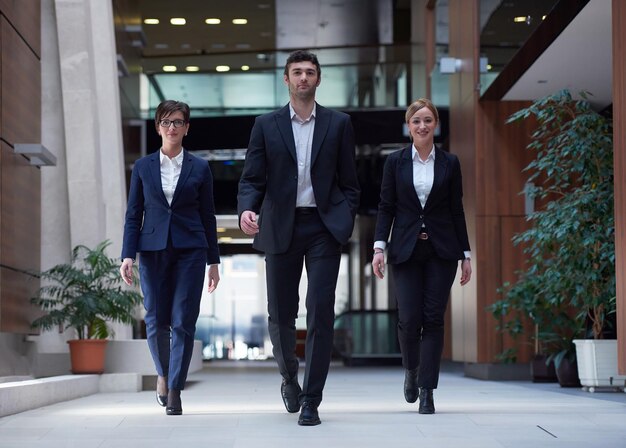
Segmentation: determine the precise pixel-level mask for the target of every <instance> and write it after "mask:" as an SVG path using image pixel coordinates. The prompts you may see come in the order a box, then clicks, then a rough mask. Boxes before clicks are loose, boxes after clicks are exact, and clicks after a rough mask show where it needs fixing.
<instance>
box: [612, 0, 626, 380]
mask: <svg viewBox="0 0 626 448" xmlns="http://www.w3.org/2000/svg"><path fill="white" fill-rule="evenodd" d="M612 14H613V25H612V28H613V150H614V152H613V154H614V156H613V157H614V158H613V160H614V164H615V166H614V170H615V176H614V178H615V259H616V260H615V261H616V275H617V346H618V366H619V373H620V374H621V375H626V184H625V181H624V179H626V54H625V53H624V42H626V3H625V2H624V1H622V0H613V10H612Z"/></svg>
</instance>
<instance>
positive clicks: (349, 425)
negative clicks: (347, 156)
mask: <svg viewBox="0 0 626 448" xmlns="http://www.w3.org/2000/svg"><path fill="white" fill-rule="evenodd" d="M457 370H458V369H457ZM403 378H404V374H403V371H402V369H401V368H400V367H360V368H345V367H342V366H340V365H333V367H332V368H331V372H330V375H329V378H328V382H327V385H326V389H325V391H324V393H325V398H324V402H323V403H322V406H321V407H320V417H321V419H322V422H323V423H322V425H320V426H316V427H300V426H298V425H297V423H296V422H297V418H298V414H287V413H286V411H285V409H284V408H283V404H282V401H281V399H280V395H279V385H280V379H279V376H278V373H277V370H276V368H275V366H274V364H273V363H270V362H268V363H263V364H260V365H259V364H248V363H244V364H207V365H206V367H205V368H204V369H203V370H202V371H201V372H198V373H196V374H194V375H191V376H190V378H189V380H190V384H189V385H188V387H187V389H186V390H185V391H184V392H183V395H182V398H183V408H184V415H183V416H180V417H174V416H166V415H165V412H164V410H163V408H161V407H159V406H158V405H157V404H156V401H155V399H154V393H153V392H141V393H118V394H98V395H92V396H89V397H85V398H81V399H78V400H73V401H68V402H64V403H59V404H55V405H51V406H47V407H44V408H40V409H36V410H33V411H28V412H23V413H21V414H17V415H12V416H8V417H5V418H2V419H0V447H1V448H4V447H16V448H43V447H46V448H57V447H89V448H96V447H99V448H104V447H107V448H108V447H111V448H125V447H129V448H131V447H132V448H143V447H149V448H160V447H168V448H171V447H175V448H194V447H202V448H219V447H228V448H248V447H251V448H252V447H258V448H266V447H267V448H270V447H271V448H280V447H294V448H295V447H298V448H308V447H311V448H313V447H315V448H335V447H342V448H343V447H346V448H348V447H350V448H351V447H356V448H370V447H389V448H402V447H415V448H421V447H436V448H446V447H455V448H473V447H477V448H491V447H498V448H500V447H509V448H528V447H530V448H544V447H546V448H550V447H567V448H578V447H580V448H583V447H584V448H593V447H598V448H600V447H601V448H618V447H619V448H625V447H626V394H625V393H616V392H602V393H599V392H596V393H595V394H590V393H587V392H583V391H581V390H579V389H574V390H572V389H561V388H560V387H559V386H558V384H533V383H530V382H489V381H480V380H474V379H471V378H465V377H464V376H463V375H462V374H461V373H460V372H458V371H454V370H449V371H446V372H443V373H442V376H441V380H440V384H439V389H437V390H436V391H435V405H436V408H437V413H436V414H435V415H420V414H418V413H417V405H416V404H413V405H412V404H408V403H406V402H405V401H404V398H403V394H402V382H403ZM300 380H302V375H301V376H300Z"/></svg>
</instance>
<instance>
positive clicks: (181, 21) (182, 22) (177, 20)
mask: <svg viewBox="0 0 626 448" xmlns="http://www.w3.org/2000/svg"><path fill="white" fill-rule="evenodd" d="M170 23H171V24H172V25H185V24H186V23H187V20H185V19H184V18H183V17H172V18H171V19H170Z"/></svg>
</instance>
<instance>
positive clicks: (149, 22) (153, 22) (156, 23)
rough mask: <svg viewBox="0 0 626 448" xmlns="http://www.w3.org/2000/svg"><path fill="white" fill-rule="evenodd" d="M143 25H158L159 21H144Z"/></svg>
mask: <svg viewBox="0 0 626 448" xmlns="http://www.w3.org/2000/svg"><path fill="white" fill-rule="evenodd" d="M143 23H145V24H146V25H158V24H159V19H143Z"/></svg>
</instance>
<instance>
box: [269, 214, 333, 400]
mask: <svg viewBox="0 0 626 448" xmlns="http://www.w3.org/2000/svg"><path fill="white" fill-rule="evenodd" d="M340 260H341V245H340V244H339V243H338V242H337V240H335V239H334V237H333V236H332V235H331V234H330V232H328V230H327V229H326V227H325V226H324V224H323V223H322V220H321V219H320V217H319V215H318V214H317V211H315V209H313V210H308V211H307V213H296V221H295V226H294V232H293V237H292V240H291V244H290V246H289V249H288V250H287V252H285V253H282V254H267V255H266V256H265V263H266V277H267V299H268V300H267V302H268V303H267V305H268V306H267V308H268V314H269V318H268V326H269V334H270V340H271V341H272V344H273V347H274V348H273V353H274V357H275V358H276V362H277V363H278V368H279V370H280V374H281V375H282V376H283V378H285V379H290V378H293V377H295V376H297V374H298V358H297V356H296V353H295V350H296V318H297V317H298V302H299V301H300V297H299V294H298V286H299V284H300V278H301V277H302V267H303V264H304V266H305V267H306V272H307V278H308V285H307V293H306V312H307V316H306V323H307V336H306V348H305V357H306V368H305V371H304V381H303V383H302V395H301V396H300V401H301V402H302V401H309V402H312V403H315V404H317V405H319V403H320V402H321V401H322V391H323V389H324V384H325V383H326V377H327V376H328V369H329V366H330V358H331V354H332V348H333V324H334V318H335V311H334V307H335V288H336V286H337V276H338V274H339V262H340Z"/></svg>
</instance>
